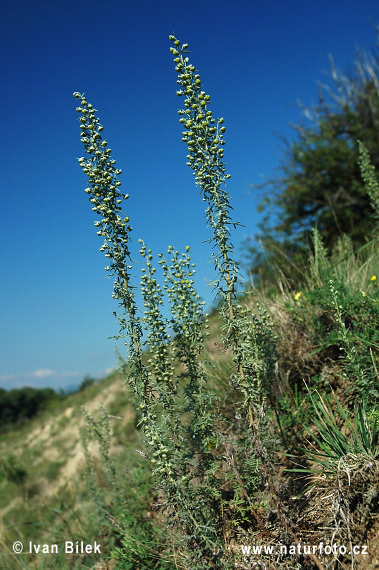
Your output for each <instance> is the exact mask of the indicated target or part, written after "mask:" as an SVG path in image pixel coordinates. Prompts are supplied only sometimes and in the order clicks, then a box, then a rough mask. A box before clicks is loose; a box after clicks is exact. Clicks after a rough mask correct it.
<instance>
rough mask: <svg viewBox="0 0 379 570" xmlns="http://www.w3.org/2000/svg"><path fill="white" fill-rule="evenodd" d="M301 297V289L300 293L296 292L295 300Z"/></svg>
mask: <svg viewBox="0 0 379 570" xmlns="http://www.w3.org/2000/svg"><path fill="white" fill-rule="evenodd" d="M300 297H301V291H299V292H298V293H296V295H295V301H298V300H299V299H300Z"/></svg>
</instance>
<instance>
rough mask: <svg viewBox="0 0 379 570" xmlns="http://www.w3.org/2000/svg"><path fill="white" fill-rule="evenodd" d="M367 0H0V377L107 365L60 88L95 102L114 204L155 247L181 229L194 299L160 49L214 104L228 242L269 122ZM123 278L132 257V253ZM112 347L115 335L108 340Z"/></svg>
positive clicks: (299, 95) (344, 42)
mask: <svg viewBox="0 0 379 570" xmlns="http://www.w3.org/2000/svg"><path fill="white" fill-rule="evenodd" d="M378 22H379V3H378V2H376V1H374V0H360V1H353V0H333V1H331V0H328V1H326V0H317V1H314V0H307V1H305V0H302V1H300V0H288V1H287V2H284V1H283V0H266V1H265V2H261V1H259V2H258V1H255V0H234V1H233V2H232V1H230V0H217V1H214V0H208V1H207V2H203V1H202V2H200V1H196V0H194V1H192V2H187V3H183V2H182V3H179V2H173V1H171V0H161V1H160V2H158V1H156V0H149V1H146V0H145V1H143V0H141V1H136V0H134V1H131V0H124V1H121V0H108V1H107V2H99V1H98V0H92V1H87V0H85V1H82V0H76V1H75V2H74V1H71V0H66V1H65V2H60V3H57V2H48V1H47V0H45V1H38V0H36V1H34V2H29V1H28V2H27V1H25V0H15V1H14V2H13V3H12V4H11V3H7V5H4V6H3V8H2V18H1V23H0V43H1V51H0V54H1V55H0V58H1V78H2V89H1V92H0V97H1V110H2V121H1V122H2V144H1V163H2V167H1V182H0V188H1V203H2V240H1V242H2V243H1V248H0V255H1V266H0V274H1V275H0V279H1V299H0V303H1V304H0V314H1V340H0V387H4V388H12V387H21V386H23V385H26V384H28V385H32V386H36V387H42V386H52V387H54V388H59V387H65V386H67V385H70V384H71V385H72V384H77V383H79V382H80V381H81V380H82V379H83V377H84V376H85V375H86V374H91V375H93V376H95V377H97V378H100V377H101V376H102V375H104V374H105V373H106V372H107V371H109V370H110V369H112V368H113V367H115V366H116V363H117V360H116V357H115V354H114V346H115V343H114V341H113V340H107V339H108V338H109V337H111V336H112V335H114V334H116V333H117V332H118V329H117V325H116V323H115V318H114V316H113V314H112V311H113V310H116V308H117V307H116V306H115V304H114V302H113V299H112V280H107V279H105V272H104V266H105V259H104V258H103V255H102V254H101V253H99V247H100V246H101V245H102V243H101V239H100V238H99V237H98V236H97V235H96V231H95V228H94V226H93V221H94V220H95V218H94V215H93V212H92V211H91V208H90V204H89V202H88V197H87V195H86V194H85V193H84V191H83V189H84V188H85V187H86V179H85V176H84V174H83V173H82V172H81V170H80V167H79V165H78V163H77V158H78V157H80V156H82V154H83V151H82V148H81V143H80V137H79V123H78V121H77V118H78V116H77V115H78V114H77V113H76V112H75V107H76V105H77V102H76V101H75V100H74V99H73V97H72V93H73V92H74V91H79V92H85V93H86V96H87V99H88V100H89V101H90V102H91V103H92V104H93V105H94V107H95V108H96V109H98V114H99V116H100V119H101V122H102V124H103V125H104V136H105V137H106V138H107V139H108V141H109V146H110V147H111V148H112V152H113V158H115V159H116V160H117V163H118V167H119V168H122V170H123V178H122V182H123V186H122V188H123V190H124V191H125V192H128V193H129V194H130V199H129V201H128V210H127V212H126V213H127V215H128V216H129V217H130V220H131V225H132V227H133V233H132V238H133V245H132V247H133V248H134V251H135V252H136V255H135V256H134V257H135V258H136V259H138V254H137V251H138V243H137V242H138V238H140V237H141V238H143V239H144V240H145V242H146V244H148V245H149V247H151V248H152V249H153V251H154V252H155V253H158V252H165V251H166V249H167V246H168V245H170V244H173V245H174V246H175V247H176V248H177V249H180V250H181V249H184V247H185V246H186V245H187V244H188V245H190V246H191V250H192V252H193V260H194V261H195V262H196V263H197V285H198V290H199V292H200V294H201V295H202V297H203V298H204V299H205V300H206V302H207V306H210V304H211V301H212V293H211V289H210V287H208V286H207V283H208V282H209V281H211V280H212V279H213V277H214V275H213V271H212V266H211V264H209V249H208V246H207V245H206V244H204V243H203V242H204V240H206V239H207V238H208V237H209V234H208V231H207V229H206V228H205V221H204V215H203V211H204V203H203V202H202V200H201V198H200V197H199V191H198V189H197V188H196V187H195V184H194V180H193V176H192V174H191V172H190V170H189V169H188V167H187V166H186V154H187V152H186V147H185V144H184V143H183V142H182V141H181V126H180V124H179V122H178V119H179V117H178V115H177V110H178V109H179V107H180V105H181V99H179V98H178V97H177V96H176V89H177V86H176V75H175V71H174V65H173V63H172V56H171V54H170V53H169V48H170V42H169V40H168V36H169V34H172V33H174V34H175V35H176V36H177V37H178V38H179V39H180V40H181V41H182V42H187V43H188V44H189V47H190V50H191V60H192V63H193V64H194V65H195V67H196V68H197V69H198V70H199V73H200V76H201V79H202V82H203V84H204V86H205V90H206V91H207V93H209V94H210V95H211V98H212V110H213V114H214V115H215V116H223V117H225V125H226V127H227V131H226V133H225V139H226V146H225V155H224V158H225V161H226V162H227V163H228V169H229V172H230V173H231V174H232V178H231V179H230V181H229V185H228V190H229V193H230V194H231V196H232V204H233V206H234V215H235V220H238V221H240V222H242V223H243V224H244V226H245V227H244V228H241V229H239V230H238V231H237V232H236V233H235V236H234V241H235V244H236V246H237V249H238V250H240V248H242V244H243V242H244V239H245V238H246V237H247V236H251V235H254V234H255V233H256V231H257V223H258V222H259V219H260V218H259V215H258V214H257V211H256V206H257V203H258V200H257V196H256V195H255V194H254V192H251V185H252V184H257V183H259V182H262V181H263V180H264V179H265V178H270V177H271V176H273V175H274V172H275V169H276V168H277V167H278V165H279V161H280V158H281V156H282V150H281V149H282V146H281V143H280V140H279V136H278V135H280V136H284V137H287V138H289V137H291V136H292V131H291V128H290V123H291V122H292V123H298V122H300V121H301V115H300V111H299V109H298V106H297V100H298V99H300V100H301V101H302V102H303V103H305V104H306V105H310V104H312V103H315V102H316V98H317V81H324V80H326V76H325V75H324V74H323V72H324V71H327V70H328V54H329V53H332V54H333V56H334V59H335V61H336V63H337V65H338V67H340V68H341V69H343V70H346V69H347V68H348V67H349V66H351V64H352V62H353V60H354V58H355V55H356V47H357V46H358V47H362V48H367V47H369V46H370V45H372V44H374V43H375V39H376V38H375V32H374V26H375V25H377V24H378ZM135 275H136V283H138V281H139V269H138V267H137V268H136V271H135ZM120 348H122V347H120Z"/></svg>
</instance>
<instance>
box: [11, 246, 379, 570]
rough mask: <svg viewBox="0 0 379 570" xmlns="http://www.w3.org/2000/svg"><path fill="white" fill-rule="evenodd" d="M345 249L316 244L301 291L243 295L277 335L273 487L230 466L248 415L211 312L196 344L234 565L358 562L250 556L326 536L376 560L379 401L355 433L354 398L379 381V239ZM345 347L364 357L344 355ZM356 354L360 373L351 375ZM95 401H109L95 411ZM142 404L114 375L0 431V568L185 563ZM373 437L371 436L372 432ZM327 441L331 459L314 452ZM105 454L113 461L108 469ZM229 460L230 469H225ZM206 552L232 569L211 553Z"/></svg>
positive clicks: (270, 433) (270, 435)
mask: <svg viewBox="0 0 379 570" xmlns="http://www.w3.org/2000/svg"><path fill="white" fill-rule="evenodd" d="M340 246H341V247H340V248H339V249H337V250H336V251H335V254H334V256H333V257H332V259H329V258H328V256H327V255H325V254H324V253H323V252H322V251H319V252H318V258H317V259H316V258H315V257H311V259H310V264H309V266H308V267H305V268H304V282H303V287H302V288H301V290H300V289H299V290H297V291H292V290H291V288H290V284H289V283H288V281H280V276H278V284H279V288H278V289H279V290H278V291H277V292H273V291H267V292H262V291H260V292H258V291H250V292H247V293H246V294H245V295H244V296H243V297H241V299H240V303H241V304H242V305H244V306H246V307H247V308H248V310H249V311H253V313H254V312H256V311H257V303H258V304H259V305H260V306H263V307H264V308H265V309H266V310H267V311H268V313H269V314H270V316H271V318H272V320H273V323H274V327H275V334H276V346H277V349H276V350H277V357H276V372H275V375H274V377H272V379H271V381H272V385H271V387H270V390H269V392H268V394H267V402H268V405H267V410H266V411H267V432H266V438H265V446H267V449H268V451H269V453H270V458H269V460H267V465H268V466H269V467H270V468H271V469H272V470H273V477H272V478H271V479H269V481H271V483H270V485H272V488H270V487H269V486H267V484H266V485H265V486H263V487H260V488H259V490H258V492H257V491H255V494H254V495H252V497H254V499H253V500H254V504H251V503H250V501H251V497H250V496H249V495H250V492H249V490H248V488H246V482H247V481H248V479H249V476H251V474H250V475H249V473H243V472H239V469H240V468H241V465H239V464H238V463H237V461H238V457H237V456H236V462H235V463H233V461H232V460H231V457H232V456H231V453H230V452H231V451H234V452H235V451H236V448H235V446H236V441H235V438H236V437H237V438H240V437H241V433H242V431H241V429H243V423H244V422H245V418H244V414H243V411H241V410H242V408H241V400H240V396H239V394H238V392H237V391H236V389H235V386H234V385H233V360H232V355H231V350H230V349H228V348H227V347H225V346H223V345H222V344H221V331H220V322H219V314H218V313H217V312H215V313H214V314H213V315H212V316H211V317H210V319H209V323H208V327H209V328H208V332H209V335H208V336H207V340H206V345H205V352H204V353H203V355H202V357H203V359H204V362H207V364H206V366H207V369H208V374H209V391H210V392H212V393H213V394H214V395H215V396H216V397H217V409H218V413H219V416H220V425H219V426H217V429H218V431H219V433H220V432H222V436H223V441H222V440H221V439H217V438H215V441H214V446H213V445H210V447H212V450H211V453H212V454H213V455H214V456H215V457H218V459H219V460H220V461H219V463H218V465H219V466H221V467H219V469H218V472H217V473H216V479H217V480H218V482H219V486H220V493H221V496H222V505H223V507H222V508H223V510H224V515H223V516H224V519H223V520H224V529H223V534H224V544H225V546H226V551H227V552H229V563H228V564H229V565H230V567H234V568H252V567H254V563H259V564H261V565H262V564H263V565H264V564H266V567H267V568H326V567H328V568H350V567H351V563H352V562H351V557H349V556H341V555H339V556H336V557H335V558H336V560H334V561H333V556H332V555H330V554H329V555H326V554H325V553H324V554H320V553H319V552H317V553H316V555H315V556H301V557H294V556H290V555H286V556H284V555H283V556H278V555H277V556H276V557H275V556H271V555H266V554H260V555H259V556H258V557H257V556H255V557H253V556H252V555H250V556H248V557H246V556H243V555H242V553H241V545H249V544H250V545H252V544H253V545H255V546H259V545H265V546H266V547H267V546H268V545H275V546H277V545H279V544H287V545H290V544H297V543H301V544H305V545H310V544H311V545H317V544H319V543H321V542H322V543H323V544H324V545H329V544H338V545H341V544H342V545H345V546H346V547H347V548H350V547H349V545H350V546H352V545H361V546H362V545H365V546H367V554H365V555H361V556H354V568H362V569H373V568H376V567H377V564H378V563H379V549H378V544H379V524H378V514H379V461H378V438H377V435H375V433H374V430H375V425H376V422H379V414H378V407H377V405H376V404H375V406H374V407H366V408H365V409H364V412H363V413H364V414H366V415H365V416H364V421H363V422H362V426H363V429H361V431H360V428H359V423H358V416H357V415H356V414H357V413H358V412H357V408H356V407H355V408H354V404H356V403H357V402H358V400H359V392H360V391H362V390H363V391H365V390H368V393H369V395H371V399H372V401H374V400H375V398H376V396H375V394H376V391H377V390H378V380H379V378H378V345H379V331H378V329H379V327H378V323H379V293H378V287H377V282H376V280H375V279H373V277H374V276H376V273H375V270H376V268H377V267H378V266H379V265H378V263H379V255H378V253H377V250H376V248H375V246H371V248H370V247H368V248H365V250H364V251H361V252H359V253H358V254H356V253H354V252H352V251H351V250H350V252H349V247H350V246H349V241H348V240H345V241H344V242H343V243H341V244H340ZM330 281H332V282H333V283H334V287H335V290H336V291H338V295H337V296H338V298H339V304H338V305H337V307H338V306H340V307H343V309H341V317H342V319H343V321H342V322H343V323H344V324H345V325H346V327H347V326H348V327H349V328H348V329H347V328H346V329H345V330H346V331H347V335H348V338H343V329H341V323H340V322H339V321H338V312H336V308H335V306H334V305H333V287H332V289H331V283H330ZM349 342H350V345H349V346H350V348H349V349H348V350H346V343H349ZM349 350H350V353H351V354H353V355H355V356H354V358H353V360H351V361H350V360H349ZM149 357H151V354H146V355H145V357H144V358H145V360H146V361H148V359H149ZM351 366H352V367H353V373H354V374H355V376H354V378H352V376H351V374H348V373H349V372H350V369H349V367H351ZM370 370H371V372H370ZM362 371H363V376H362V378H363V379H364V383H363V385H361V386H359V385H358V384H357V383H356V382H355V380H357V377H358V376H359V375H360V374H361V373H362ZM182 372H183V371H182V370H181V369H176V371H175V373H176V374H179V375H180V374H181V373H182ZM370 374H371V375H372V378H371V379H370ZM371 380H372V381H371ZM320 402H321V405H320ZM101 403H103V405H104V406H105V408H106V411H107V413H106V414H104V412H102V409H101V408H100V409H99V404H101ZM83 405H84V406H85V409H86V411H87V412H88V413H89V414H90V417H89V419H88V420H87V426H89V427H90V430H89V431H88V430H87V434H88V435H87V436H88V437H89V434H90V431H91V429H92V430H93V431H96V429H97V430H98V434H99V433H100V432H101V430H102V429H103V428H104V430H105V431H103V432H101V433H102V434H103V438H104V439H106V438H107V436H106V432H107V427H106V425H105V424H104V422H105V423H106V420H105V418H106V417H109V421H110V430H111V432H112V435H111V438H110V443H111V446H110V453H109V457H108V456H107V457H105V458H104V457H103V458H102V457H101V453H100V454H99V446H98V445H96V443H95V441H94V440H96V435H95V436H94V440H93V441H90V440H89V445H88V449H89V456H90V457H91V458H92V461H93V467H94V471H93V473H94V474H95V478H93V477H92V476H91V470H88V469H86V463H85V457H84V452H83V446H82V444H81V437H80V430H84V431H86V428H85V422H84V420H83V416H82V413H81V406H83ZM136 410H138V406H137V403H136V401H135V398H134V396H133V395H132V393H131V391H130V388H129V387H128V386H127V385H125V383H124V381H123V379H122V378H121V377H120V375H118V374H114V375H112V376H110V377H109V378H106V379H104V380H102V381H100V382H99V383H98V384H97V385H94V386H90V387H89V388H88V389H86V390H84V391H83V392H79V393H76V394H74V395H71V396H69V397H68V398H67V399H65V400H63V401H62V402H55V403H54V408H53V409H50V410H47V411H46V412H44V413H43V414H42V415H40V416H39V417H37V418H36V419H34V420H31V421H30V423H29V424H27V425H26V426H24V427H23V428H21V429H18V430H14V431H10V432H9V433H6V434H5V435H4V436H3V437H2V440H1V447H0V457H1V460H2V477H1V481H0V488H1V494H0V496H1V504H0V508H1V541H2V550H1V567H2V568H17V567H19V568H28V569H31V568H49V569H50V568H51V569H55V568H97V569H100V568H102V569H106V568H146V569H147V568H153V567H155V568H186V567H188V568H189V566H186V562H185V550H186V548H185V546H184V545H183V542H182V540H181V538H180V536H179V535H178V531H177V529H176V528H175V525H174V526H171V525H169V526H168V527H166V524H167V522H169V521H170V517H171V515H170V512H169V510H168V511H167V510H166V509H165V507H166V506H167V505H165V501H164V498H163V495H162V491H161V490H160V486H159V478H158V477H157V475H155V476H153V477H152V476H151V472H152V468H154V465H153V464H152V463H151V455H150V456H149V450H148V448H147V447H146V444H144V442H143V441H142V437H141V432H140V430H139V428H138V427H137V423H138V420H140V419H141V416H140V413H139V412H136ZM238 410H240V411H239V412H238ZM323 410H324V411H326V414H324V413H323ZM108 414H109V416H108ZM328 417H329V418H331V419H332V421H331V422H329V423H328ZM91 418H92V420H91ZM221 418H223V419H222V420H221ZM225 418H229V420H230V421H229V423H228V422H226V420H225ZM91 421H92V423H91ZM91 426H92V427H91ZM101 426H103V428H102V427H101ZM104 426H105V427H104ZM241 426H242V427H241ZM325 426H326V428H327V429H324V428H325ZM362 426H361V427H362ZM328 433H329V434H331V439H332V441H333V442H334V445H335V446H336V447H335V448H333V449H334V451H335V452H334V451H333V449H332V447H333V445H332V444H331V443H330V441H329V442H328V440H327V437H328ZM370 436H371V437H372V441H371V444H372V445H371V447H370V445H369V443H368V442H366V443H365V441H364V437H370ZM323 438H324V439H323ZM97 439H98V440H99V437H98V438H97ZM100 439H101V438H100ZM325 442H326V447H325V448H322V449H321V447H320V445H322V444H325ZM336 442H337V443H336ZM337 444H338V445H340V446H341V449H337V447H338V445H337ZM344 445H345V447H343V446H344ZM101 447H102V446H100V449H101ZM105 447H106V446H105ZM322 450H323V452H324V456H320V455H318V452H320V451H322ZM103 451H104V446H103ZM312 453H313V455H312ZM104 459H105V460H104ZM111 462H112V463H111ZM110 464H111V467H112V469H114V473H112V469H111V470H110V471H109V469H108V471H107V466H108V467H109V465H110ZM267 465H266V466H263V468H267ZM261 468H262V467H261ZM297 469H299V471H296V470H297ZM233 470H234V472H235V473H234V475H236V473H237V475H238V476H237V477H232V475H233V473H232V472H233ZM301 470H305V471H301ZM242 479H243V483H242ZM238 481H239V483H238ZM236 482H237V483H236ZM273 495H274V501H273ZM95 504H97V506H98V508H96V506H95ZM275 506H276V508H275ZM280 511H282V512H280ZM167 517H168V519H167ZM284 521H285V522H284ZM284 524H285V525H286V528H284ZM15 541H21V542H22V543H23V545H24V549H26V550H29V541H32V542H33V544H36V545H41V549H42V548H43V545H44V544H47V545H49V548H50V547H51V545H52V544H58V545H59V549H60V552H59V553H58V554H45V555H43V554H41V553H40V552H39V553H38V554H36V553H34V554H29V553H24V554H14V553H13V552H12V544H13V543H14V542H15ZM65 541H74V542H75V541H84V543H85V544H87V543H88V544H91V543H93V542H94V541H97V542H98V543H99V544H100V545H101V555H99V554H98V553H97V554H87V555H86V554H75V553H74V554H72V553H66V554H65V553H64V552H63V547H64V543H65ZM208 564H209V567H216V568H217V567H223V566H221V565H219V564H218V562H217V560H216V561H214V562H212V561H208ZM328 564H329V565H328ZM193 567H195V566H193ZM263 567H265V566H263Z"/></svg>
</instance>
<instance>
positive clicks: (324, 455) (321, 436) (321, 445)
mask: <svg viewBox="0 0 379 570" xmlns="http://www.w3.org/2000/svg"><path fill="white" fill-rule="evenodd" d="M310 397H311V402H312V412H313V414H312V423H313V424H314V425H315V427H316V428H317V435H315V434H314V433H313V431H312V430H311V429H309V428H306V430H307V432H308V434H309V435H310V436H311V438H312V439H313V440H314V441H315V442H316V444H317V445H315V444H312V445H311V447H309V448H308V449H305V450H304V452H305V454H306V456H307V457H308V458H309V459H310V460H311V461H313V462H314V463H315V464H316V466H315V467H313V468H310V469H299V470H295V471H303V472H306V473H310V474H312V475H324V476H325V475H326V476H329V477H330V476H335V475H336V473H337V470H338V468H339V466H340V463H341V461H343V460H344V459H345V458H346V457H350V458H352V457H358V456H359V457H364V458H365V459H366V460H368V461H370V460H376V459H378V458H379V438H378V431H377V426H376V421H375V417H373V416H372V415H370V413H369V411H368V406H367V404H366V403H364V404H357V405H356V406H355V408H354V419H352V417H351V414H350V413H349V412H348V411H347V410H346V409H345V408H344V407H343V406H342V405H341V402H340V401H339V400H338V399H337V398H334V405H335V410H333V409H332V407H331V405H330V404H329V403H327V402H326V401H325V399H324V398H322V396H321V395H320V394H318V393H316V395H312V394H311V395H310Z"/></svg>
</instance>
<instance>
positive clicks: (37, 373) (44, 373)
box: [20, 368, 56, 378]
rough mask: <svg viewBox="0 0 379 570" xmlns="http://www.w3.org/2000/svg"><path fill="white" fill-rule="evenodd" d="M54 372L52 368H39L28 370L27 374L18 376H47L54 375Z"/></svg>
mask: <svg viewBox="0 0 379 570" xmlns="http://www.w3.org/2000/svg"><path fill="white" fill-rule="evenodd" d="M55 375H56V372H55V371H54V370H50V368H43V369H41V370H34V372H30V373H29V374H21V375H20V376H23V377H25V376H33V378H48V377H49V376H55Z"/></svg>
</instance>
